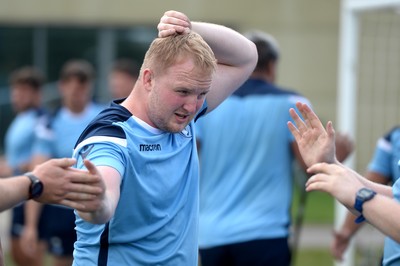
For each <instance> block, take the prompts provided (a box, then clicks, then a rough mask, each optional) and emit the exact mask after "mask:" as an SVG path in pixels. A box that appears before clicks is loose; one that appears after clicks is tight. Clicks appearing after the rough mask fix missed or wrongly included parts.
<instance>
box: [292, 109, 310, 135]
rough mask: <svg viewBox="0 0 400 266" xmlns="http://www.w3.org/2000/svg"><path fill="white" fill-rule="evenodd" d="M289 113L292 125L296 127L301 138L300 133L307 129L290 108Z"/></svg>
mask: <svg viewBox="0 0 400 266" xmlns="http://www.w3.org/2000/svg"><path fill="white" fill-rule="evenodd" d="M299 111H300V110H299ZM289 113H290V116H291V117H292V119H293V121H294V123H295V124H296V127H297V129H296V130H297V133H298V135H299V136H301V132H304V131H305V129H306V128H307V127H306V125H305V124H304V122H303V120H302V119H301V118H300V116H299V115H298V114H297V112H296V110H294V109H293V108H290V109H289ZM293 126H294V125H293ZM289 129H290V127H289ZM292 133H293V132H292Z"/></svg>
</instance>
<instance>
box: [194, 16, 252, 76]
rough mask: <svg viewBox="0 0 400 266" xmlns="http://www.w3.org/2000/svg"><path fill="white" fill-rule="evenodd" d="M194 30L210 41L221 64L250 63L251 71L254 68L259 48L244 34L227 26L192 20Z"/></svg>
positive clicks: (237, 64)
mask: <svg viewBox="0 0 400 266" xmlns="http://www.w3.org/2000/svg"><path fill="white" fill-rule="evenodd" d="M192 30H193V31H195V32H197V33H199V34H200V35H201V36H202V37H203V39H204V40H205V41H206V42H207V43H208V45H209V46H210V47H211V49H212V50H213V52H214V54H215V57H216V58H217V60H218V63H219V64H225V65H231V66H243V65H249V68H250V72H251V71H252V70H253V68H254V66H255V63H256V61H257V50H256V48H255V45H254V43H252V42H251V41H249V40H248V39H247V38H246V37H244V36H243V35H241V34H239V33H238V32H236V31H234V30H232V29H230V28H227V27H225V26H222V25H216V24H211V23H205V22H192ZM254 61H255V62H254Z"/></svg>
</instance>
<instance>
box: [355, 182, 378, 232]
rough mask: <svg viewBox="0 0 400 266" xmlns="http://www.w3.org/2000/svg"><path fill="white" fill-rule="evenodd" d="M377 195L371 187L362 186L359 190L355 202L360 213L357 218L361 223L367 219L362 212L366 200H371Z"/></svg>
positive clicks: (357, 221)
mask: <svg viewBox="0 0 400 266" xmlns="http://www.w3.org/2000/svg"><path fill="white" fill-rule="evenodd" d="M375 195H376V192H375V191H373V190H372V189H370V188H362V189H360V190H359V191H357V194H356V202H355V203H354V209H356V210H357V211H358V212H359V213H360V216H358V217H357V219H356V220H355V222H356V223H358V224H359V223H362V222H364V221H365V218H364V215H363V214H362V212H363V208H362V206H363V204H364V202H366V201H369V200H371V199H372V198H373V197H374V196H375Z"/></svg>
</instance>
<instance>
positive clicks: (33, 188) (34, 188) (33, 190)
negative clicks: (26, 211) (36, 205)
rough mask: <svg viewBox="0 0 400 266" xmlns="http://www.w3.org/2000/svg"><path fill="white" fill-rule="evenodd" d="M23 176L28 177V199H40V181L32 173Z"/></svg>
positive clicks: (41, 188) (41, 191)
mask: <svg viewBox="0 0 400 266" xmlns="http://www.w3.org/2000/svg"><path fill="white" fill-rule="evenodd" d="M24 176H26V177H28V179H29V180H30V181H31V184H30V186H29V196H28V199H36V198H38V197H40V196H41V195H42V193H43V183H42V181H40V179H39V178H38V177H37V176H35V175H34V174H33V173H32V172H27V173H25V174H24Z"/></svg>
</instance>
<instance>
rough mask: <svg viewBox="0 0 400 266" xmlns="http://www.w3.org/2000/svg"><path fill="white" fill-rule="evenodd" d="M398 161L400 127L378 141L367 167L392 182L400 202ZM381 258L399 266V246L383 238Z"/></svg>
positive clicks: (387, 238) (384, 263)
mask: <svg viewBox="0 0 400 266" xmlns="http://www.w3.org/2000/svg"><path fill="white" fill-rule="evenodd" d="M399 160H400V127H394V128H393V129H392V130H390V131H389V132H388V133H387V134H385V135H384V136H383V137H381V138H380V139H379V140H378V142H377V144H376V148H375V153H374V156H373V158H372V160H371V161H370V163H369V165H368V170H369V171H373V172H376V173H379V174H381V175H383V176H385V177H387V178H388V179H389V180H388V181H392V182H393V183H394V184H395V185H394V186H393V195H394V198H395V199H396V200H397V201H400V196H399V194H400V192H399V186H400V183H399V182H396V180H398V178H399V177H400V168H399ZM383 257H384V259H383V265H398V264H400V244H399V243H397V242H396V241H394V240H393V239H391V238H390V237H385V245H384V251H383Z"/></svg>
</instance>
